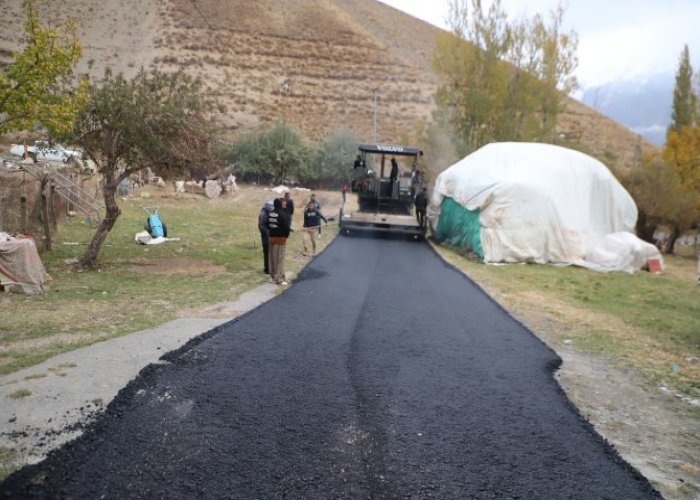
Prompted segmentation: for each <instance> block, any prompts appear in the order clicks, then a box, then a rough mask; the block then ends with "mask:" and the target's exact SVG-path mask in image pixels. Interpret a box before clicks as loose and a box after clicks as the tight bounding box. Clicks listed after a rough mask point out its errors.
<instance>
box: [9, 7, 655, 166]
mask: <svg viewBox="0 0 700 500" xmlns="http://www.w3.org/2000/svg"><path fill="white" fill-rule="evenodd" d="M54 3H55V4H56V5H54V7H53V12H51V13H49V14H47V15H46V16H45V18H46V19H49V20H51V22H60V20H61V18H62V17H65V16H66V15H71V16H73V17H75V18H77V19H78V20H79V22H80V29H79V36H80V39H81V42H82V45H83V48H84V57H83V60H82V62H81V64H80V67H79V71H81V72H89V73H90V74H91V75H93V76H99V75H100V74H102V72H103V71H104V68H105V67H108V66H110V67H112V68H114V69H115V70H116V71H117V72H124V73H125V74H133V73H134V72H136V71H137V70H138V69H139V68H140V67H148V66H151V65H158V66H159V67H161V68H163V69H174V68H182V69H185V70H186V71H188V72H190V73H192V74H195V75H199V76H201V77H203V78H204V79H205V81H206V82H207V85H208V87H209V91H210V92H211V93H212V94H215V95H217V96H218V97H219V98H220V100H221V101H222V102H223V103H224V104H225V105H226V107H227V113H226V116H225V120H224V121H225V124H226V126H227V127H228V129H229V131H230V132H231V133H232V134H233V133H236V132H238V131H241V130H246V129H249V128H252V127H256V126H259V125H265V124H268V123H271V122H273V121H275V120H285V121H288V122H290V123H292V124H293V125H295V126H297V127H298V128H300V129H301V130H302V131H303V132H304V133H305V134H306V135H308V136H309V137H310V138H312V139H318V138H319V137H322V136H323V134H324V133H326V132H328V131H333V130H337V129H339V128H341V127H347V128H350V129H351V130H353V131H354V132H355V133H356V134H357V135H358V136H360V137H362V138H363V139H365V140H367V141H370V140H371V137H372V112H373V107H374V93H375V90H376V93H377V96H378V100H377V102H378V104H377V140H378V141H388V142H394V141H397V140H398V138H399V136H400V135H401V131H402V130H406V129H407V128H408V127H410V126H411V125H412V124H414V123H415V121H416V120H417V119H419V118H429V117H430V115H431V111H432V109H433V106H434V104H433V99H432V96H433V93H434V91H435V89H436V86H437V78H436V76H435V75H434V73H433V72H432V69H431V65H430V61H431V57H432V51H433V46H434V42H435V38H436V36H437V35H438V34H439V33H440V30H439V29H438V28H435V27H433V26H432V25H430V24H427V23H425V22H423V21H420V20H418V19H415V18H413V17H411V16H409V15H407V14H404V13H402V12H400V11H397V10H395V9H393V8H391V7H388V6H386V5H384V4H382V3H379V2H377V1H374V0H285V1H284V2H279V1H277V0H256V1H255V2H250V1H241V0H119V1H117V0H71V1H70V2H54ZM59 3H60V4H61V11H60V12H57V7H58V4H59ZM0 19H2V20H3V21H2V23H3V30H2V31H1V32H0V48H1V49H4V50H2V51H0V57H2V58H4V59H6V58H7V54H8V52H7V50H8V49H12V48H16V47H17V46H18V45H17V44H18V40H19V37H20V36H21V32H22V29H21V28H22V26H21V22H20V20H21V19H22V10H21V0H4V1H3V2H2V3H1V4H0ZM13 20H14V21H16V22H13ZM559 129H560V134H559V137H560V139H561V141H562V143H563V144H565V145H572V144H574V143H580V144H581V145H582V149H583V150H585V151H587V152H589V153H591V154H594V155H596V156H597V157H599V158H601V159H602V160H603V161H605V162H606V163H607V164H609V165H610V164H612V166H616V167H622V168H627V167H631V166H633V165H634V163H635V158H637V157H638V156H639V150H640V149H647V148H652V147H653V146H652V145H651V144H648V143H646V142H645V141H641V140H640V139H639V138H638V136H637V135H635V134H633V133H632V132H631V131H629V130H628V129H626V128H624V127H622V126H621V125H618V124H616V123H614V122H613V121H611V120H609V119H607V118H605V117H604V116H602V115H600V114H598V113H596V112H595V111H594V110H592V109H591V108H588V107H586V106H584V105H583V104H581V103H579V102H577V101H574V100H570V102H569V105H568V107H567V111H566V113H565V114H564V116H562V118H561V123H560V126H559ZM446 166H447V165H445V166H444V167H446ZM444 167H443V168H444Z"/></svg>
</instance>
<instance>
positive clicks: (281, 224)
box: [267, 198, 292, 285]
mask: <svg viewBox="0 0 700 500" xmlns="http://www.w3.org/2000/svg"><path fill="white" fill-rule="evenodd" d="M291 220H292V218H291V216H290V215H289V213H288V212H287V202H286V200H285V199H284V198H276V199H275V201H274V208H273V209H272V210H271V211H270V213H269V214H268V216H267V229H268V231H269V234H270V236H269V238H270V281H273V282H274V283H277V284H278V285H286V284H287V278H286V276H285V275H284V254H285V251H286V249H287V238H288V237H289V231H290V229H291Z"/></svg>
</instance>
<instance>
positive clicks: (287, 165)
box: [225, 122, 311, 184]
mask: <svg viewBox="0 0 700 500" xmlns="http://www.w3.org/2000/svg"><path fill="white" fill-rule="evenodd" d="M225 158H226V159H227V160H228V161H229V162H232V163H235V164H236V170H237V172H239V173H240V174H241V177H242V179H244V180H257V182H270V181H273V182H275V183H277V184H280V183H282V182H284V181H285V180H287V179H288V178H289V177H295V178H296V179H297V180H301V179H304V178H307V177H308V175H309V172H310V159H311V149H310V148H309V147H308V146H307V145H306V143H305V142H304V139H303V137H302V136H301V135H300V134H299V132H297V131H296V130H295V129H294V128H293V127H291V126H290V125H288V124H286V123H283V122H278V123H276V124H275V125H274V126H273V127H272V128H271V129H270V130H267V131H264V132H256V133H254V134H251V135H249V136H247V137H245V138H243V139H241V140H240V141H238V142H237V143H235V144H234V145H233V146H232V147H231V149H230V150H229V152H228V153H227V154H226V155H225Z"/></svg>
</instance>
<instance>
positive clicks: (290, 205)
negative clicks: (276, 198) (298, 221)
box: [284, 191, 294, 221]
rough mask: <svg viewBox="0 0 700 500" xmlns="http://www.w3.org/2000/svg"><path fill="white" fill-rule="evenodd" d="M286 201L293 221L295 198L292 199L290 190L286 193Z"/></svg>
mask: <svg viewBox="0 0 700 500" xmlns="http://www.w3.org/2000/svg"><path fill="white" fill-rule="evenodd" d="M284 201H285V203H286V204H287V209H286V210H287V212H289V217H290V221H291V217H293V216H294V200H292V198H291V196H289V191H287V192H286V193H284Z"/></svg>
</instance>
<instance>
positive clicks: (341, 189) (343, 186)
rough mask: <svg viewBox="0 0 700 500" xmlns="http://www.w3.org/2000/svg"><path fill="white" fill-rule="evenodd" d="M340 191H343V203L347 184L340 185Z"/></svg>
mask: <svg viewBox="0 0 700 500" xmlns="http://www.w3.org/2000/svg"><path fill="white" fill-rule="evenodd" d="M340 192H341V193H343V205H344V204H345V196H346V195H347V193H348V185H347V184H343V185H342V186H340Z"/></svg>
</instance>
